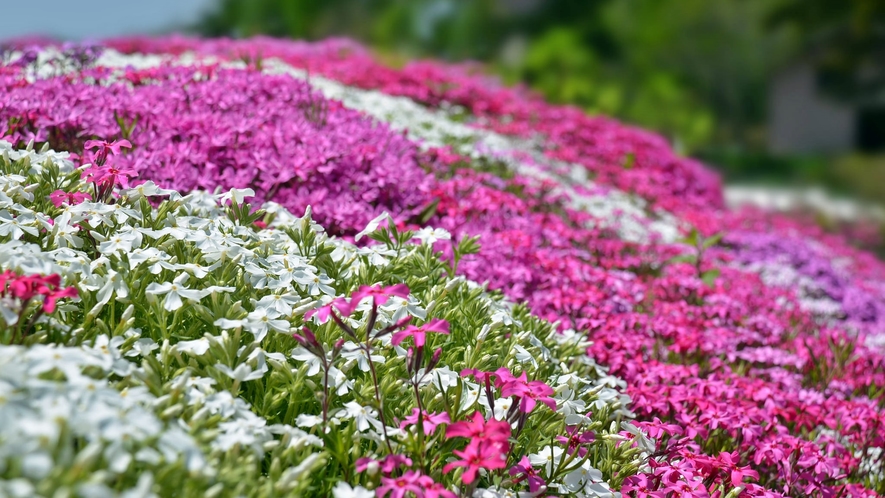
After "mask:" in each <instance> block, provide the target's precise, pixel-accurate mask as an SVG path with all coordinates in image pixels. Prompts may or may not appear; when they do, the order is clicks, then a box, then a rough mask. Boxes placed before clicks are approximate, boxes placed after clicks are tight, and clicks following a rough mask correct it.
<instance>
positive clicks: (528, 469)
mask: <svg viewBox="0 0 885 498" xmlns="http://www.w3.org/2000/svg"><path fill="white" fill-rule="evenodd" d="M510 475H511V476H513V477H515V479H514V480H513V481H514V482H522V481H524V480H528V483H529V491H531V492H532V493H534V492H535V491H538V490H539V489H541V486H544V485H546V484H547V483H546V482H545V481H544V479H543V478H541V476H539V475H538V472H537V471H536V470H535V468H534V467H532V463H531V462H530V461H529V459H528V457H522V460H520V461H519V463H517V464H516V465H514V466H513V467H510Z"/></svg>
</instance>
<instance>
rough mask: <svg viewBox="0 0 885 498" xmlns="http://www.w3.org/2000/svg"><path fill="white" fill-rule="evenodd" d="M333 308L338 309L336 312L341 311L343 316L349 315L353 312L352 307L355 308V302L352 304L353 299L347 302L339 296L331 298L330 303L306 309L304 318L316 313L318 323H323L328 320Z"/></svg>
mask: <svg viewBox="0 0 885 498" xmlns="http://www.w3.org/2000/svg"><path fill="white" fill-rule="evenodd" d="M333 308H334V309H336V310H338V312H339V313H341V314H342V315H343V316H350V315H351V314H352V313H353V309H354V308H356V304H354V303H353V301H351V302H348V301H347V299H345V298H343V297H339V298H336V299H334V300H332V302H331V303H329V304H327V305H325V306H320V307H319V308H314V309H311V310H307V311H306V312H305V313H304V319H305V320H307V319H309V318H310V317H312V316H314V315H316V317H317V318H318V319H319V321H320V323H325V322H326V320H328V319H329V317H330V316H331V314H332V309H333Z"/></svg>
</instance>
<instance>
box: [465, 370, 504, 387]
mask: <svg viewBox="0 0 885 498" xmlns="http://www.w3.org/2000/svg"><path fill="white" fill-rule="evenodd" d="M468 375H472V376H473V378H474V379H476V381H477V382H479V383H480V384H489V382H490V380H491V379H492V377H495V376H496V375H497V374H495V373H494V372H483V371H482V370H479V369H476V368H465V369H464V370H461V377H467V376H468Z"/></svg>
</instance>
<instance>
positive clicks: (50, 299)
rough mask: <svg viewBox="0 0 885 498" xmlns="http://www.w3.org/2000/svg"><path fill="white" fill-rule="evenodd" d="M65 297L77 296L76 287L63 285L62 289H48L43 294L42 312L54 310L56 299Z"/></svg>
mask: <svg viewBox="0 0 885 498" xmlns="http://www.w3.org/2000/svg"><path fill="white" fill-rule="evenodd" d="M65 297H77V288H76V287H65V288H64V289H59V290H54V291H49V292H47V293H45V294H44V298H43V312H44V313H52V312H53V311H55V304H56V301H58V300H59V299H62V298H65Z"/></svg>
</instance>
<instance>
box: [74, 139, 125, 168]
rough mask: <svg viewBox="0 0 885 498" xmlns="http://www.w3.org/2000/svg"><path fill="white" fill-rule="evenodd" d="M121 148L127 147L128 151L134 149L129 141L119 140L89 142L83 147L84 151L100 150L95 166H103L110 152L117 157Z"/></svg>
mask: <svg viewBox="0 0 885 498" xmlns="http://www.w3.org/2000/svg"><path fill="white" fill-rule="evenodd" d="M120 147H126V148H127V149H131V148H132V144H131V143H129V140H117V141H114V142H106V141H104V140H87V141H86V143H85V144H84V145H83V148H84V149H87V150H88V149H98V153H97V154H96V156H95V164H97V165H99V166H102V165H104V163H105V161H107V158H108V152H110V153H112V154H113V155H115V156H117V155H119V154H120Z"/></svg>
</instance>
